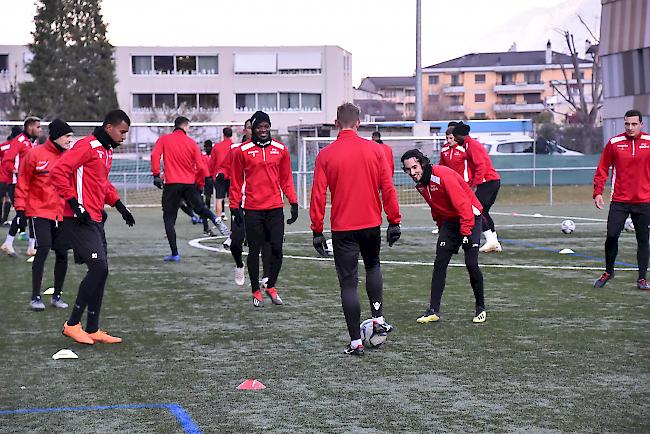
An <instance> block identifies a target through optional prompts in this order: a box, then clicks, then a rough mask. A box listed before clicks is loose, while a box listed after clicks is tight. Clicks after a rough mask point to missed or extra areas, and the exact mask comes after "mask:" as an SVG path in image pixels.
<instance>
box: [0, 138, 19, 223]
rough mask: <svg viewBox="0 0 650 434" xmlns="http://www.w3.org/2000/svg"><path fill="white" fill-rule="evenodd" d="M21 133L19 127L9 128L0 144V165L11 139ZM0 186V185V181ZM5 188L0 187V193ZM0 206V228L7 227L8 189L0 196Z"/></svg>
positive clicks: (9, 199)
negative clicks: (9, 131) (5, 137)
mask: <svg viewBox="0 0 650 434" xmlns="http://www.w3.org/2000/svg"><path fill="white" fill-rule="evenodd" d="M22 132H23V129H22V128H21V127H19V126H13V127H11V133H10V134H9V135H8V136H7V141H6V142H3V143H0V164H1V163H2V156H3V155H4V154H5V152H6V151H8V150H9V148H10V147H11V141H12V140H13V138H14V137H16V136H17V135H18V134H20V133H22ZM1 172H2V169H0V173H1ZM0 184H2V182H1V181H0ZM5 188H6V187H4V188H3V187H2V185H0V193H1V192H2V191H4V190H5ZM0 204H2V212H1V213H0V226H9V225H10V224H11V222H8V221H7V220H8V219H9V211H11V205H12V203H11V198H10V197H9V191H8V189H7V192H6V193H5V194H4V195H2V196H0Z"/></svg>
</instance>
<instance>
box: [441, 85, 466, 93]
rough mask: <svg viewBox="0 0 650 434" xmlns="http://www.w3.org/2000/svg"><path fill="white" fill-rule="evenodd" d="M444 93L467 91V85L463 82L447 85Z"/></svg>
mask: <svg viewBox="0 0 650 434" xmlns="http://www.w3.org/2000/svg"><path fill="white" fill-rule="evenodd" d="M442 93H444V94H445V95H453V94H459V93H465V86H463V85H462V84H459V85H455V86H447V87H445V88H444V89H442Z"/></svg>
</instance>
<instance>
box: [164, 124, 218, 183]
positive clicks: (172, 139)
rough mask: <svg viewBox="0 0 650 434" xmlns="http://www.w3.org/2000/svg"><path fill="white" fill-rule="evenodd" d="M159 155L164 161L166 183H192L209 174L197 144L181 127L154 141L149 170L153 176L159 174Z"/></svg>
mask: <svg viewBox="0 0 650 434" xmlns="http://www.w3.org/2000/svg"><path fill="white" fill-rule="evenodd" d="M213 152H214V151H213ZM161 157H162V159H163V161H164V163H165V176H164V178H165V183H166V184H194V183H195V181H197V180H198V179H200V178H203V179H204V181H205V178H206V177H207V176H209V175H208V168H207V167H205V164H204V163H203V158H201V151H199V146H198V145H197V144H196V142H195V141H194V140H192V139H191V138H190V137H188V135H187V134H185V131H183V130H181V129H176V130H174V131H173V132H172V133H169V134H165V135H163V136H160V138H159V139H158V140H157V141H156V144H155V145H154V147H153V150H152V151H151V171H152V172H153V175H154V176H160V158H161ZM198 172H201V173H198Z"/></svg>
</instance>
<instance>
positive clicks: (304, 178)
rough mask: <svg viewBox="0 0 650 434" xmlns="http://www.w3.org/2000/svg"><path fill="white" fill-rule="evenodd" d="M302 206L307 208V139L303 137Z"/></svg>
mask: <svg viewBox="0 0 650 434" xmlns="http://www.w3.org/2000/svg"><path fill="white" fill-rule="evenodd" d="M301 152H302V167H301V168H300V170H301V171H302V173H301V176H302V207H303V208H304V209H307V141H306V140H305V137H303V138H302V149H301Z"/></svg>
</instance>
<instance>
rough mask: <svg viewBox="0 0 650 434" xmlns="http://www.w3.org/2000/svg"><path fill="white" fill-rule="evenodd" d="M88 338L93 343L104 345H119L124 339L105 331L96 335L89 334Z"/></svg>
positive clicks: (99, 331)
mask: <svg viewBox="0 0 650 434" xmlns="http://www.w3.org/2000/svg"><path fill="white" fill-rule="evenodd" d="M88 336H89V337H90V339H92V340H93V341H95V342H101V343H102V344H119V343H120V342H122V338H118V337H116V336H111V335H109V334H108V333H106V332H105V331H104V330H97V331H96V332H95V333H88Z"/></svg>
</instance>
